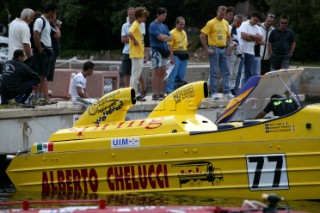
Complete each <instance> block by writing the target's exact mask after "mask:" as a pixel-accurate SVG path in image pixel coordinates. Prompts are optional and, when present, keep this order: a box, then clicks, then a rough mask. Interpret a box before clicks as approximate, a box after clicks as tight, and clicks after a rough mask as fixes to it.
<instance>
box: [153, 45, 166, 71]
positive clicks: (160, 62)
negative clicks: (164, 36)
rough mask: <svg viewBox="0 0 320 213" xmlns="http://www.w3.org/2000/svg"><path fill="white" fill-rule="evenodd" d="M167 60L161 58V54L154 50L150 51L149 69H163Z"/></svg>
mask: <svg viewBox="0 0 320 213" xmlns="http://www.w3.org/2000/svg"><path fill="white" fill-rule="evenodd" d="M167 61H168V59H166V58H163V57H162V56H161V54H160V53H159V52H158V51H157V50H155V49H152V50H151V63H150V69H154V68H157V67H164V66H166V64H167Z"/></svg>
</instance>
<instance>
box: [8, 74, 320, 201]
mask: <svg viewBox="0 0 320 213" xmlns="http://www.w3.org/2000/svg"><path fill="white" fill-rule="evenodd" d="M302 72H303V69H296V70H280V71H274V72H270V73H267V74H266V75H264V76H262V77H257V78H254V79H253V80H251V81H250V82H249V83H248V84H246V85H245V86H244V87H243V88H242V91H241V93H240V94H239V95H238V96H237V97H236V98H235V99H234V100H232V101H231V102H230V103H229V104H228V106H227V107H226V109H225V111H224V112H223V113H222V114H221V115H220V117H219V118H218V120H217V121H216V122H215V123H214V122H212V121H211V120H209V119H207V118H206V117H204V116H201V115H199V114H197V110H198V107H199V105H200V104H201V102H202V100H203V99H204V98H207V97H208V87H207V84H206V83H205V82H195V83H190V84H188V85H185V86H183V87H181V88H179V89H177V90H176V91H174V92H173V93H171V94H170V95H168V96H167V97H166V98H165V99H164V100H162V101H161V102H160V103H159V104H158V106H157V107H156V108H155V109H154V110H153V111H152V112H151V113H150V115H149V116H148V117H147V118H145V119H140V120H128V121H126V120H125V116H126V113H127V111H128V109H129V108H130V107H131V106H133V105H134V104H135V102H136V100H135V91H134V90H133V89H132V88H124V89H120V90H116V91H114V92H112V93H109V94H106V95H105V96H103V97H102V98H101V99H100V100H99V101H97V102H96V103H95V104H93V105H92V106H91V107H90V108H89V109H88V110H87V111H86V112H85V113H84V114H83V115H82V116H81V117H80V118H79V120H78V121H77V122H76V123H75V125H74V126H73V127H71V128H67V129H62V130H59V131H57V132H56V133H54V134H52V135H51V137H50V138H49V140H48V142H46V143H35V144H34V145H33V147H32V149H31V150H30V152H29V153H27V154H21V155H17V156H15V157H14V158H13V159H12V161H11V163H10V165H9V167H8V168H7V170H6V172H7V174H8V176H9V177H10V179H11V181H12V182H13V184H14V186H15V187H16V189H17V190H18V191H19V190H21V191H33V192H41V193H43V194H54V193H60V194H63V193H71V194H72V193H74V194H119V193H137V192H144V193H146V192H147V193H150V192H155V193H173V194H183V195H186V194H189V195H201V196H210V197H239V198H247V199H250V198H253V199H257V198H259V197H260V195H261V194H262V193H276V194H278V195H280V196H282V197H285V198H286V199H320V132H319V131H318V130H317V128H318V127H319V126H320V105H319V104H314V105H309V106H304V107H301V108H299V109H298V110H297V111H295V112H293V113H291V114H289V115H287V116H283V117H273V118H266V119H259V120H255V119H253V118H254V117H255V116H256V115H257V114H258V113H259V112H260V111H261V110H262V109H263V108H264V106H265V104H266V103H267V99H266V98H269V97H270V96H271V95H272V94H274V93H284V92H285V91H287V90H290V89H291V86H290V87H288V86H287V85H289V84H290V83H292V82H293V81H294V80H295V79H297V78H298V77H299V76H300V75H301V73H302Z"/></svg>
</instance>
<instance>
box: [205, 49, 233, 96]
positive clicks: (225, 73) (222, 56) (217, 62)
mask: <svg viewBox="0 0 320 213" xmlns="http://www.w3.org/2000/svg"><path fill="white" fill-rule="evenodd" d="M209 48H210V49H213V50H214V51H215V52H214V54H210V55H209V61H210V90H211V94H215V93H217V92H218V88H217V80H218V70H219V69H220V72H221V76H222V84H223V93H224V94H228V93H230V69H229V57H228V56H227V49H226V48H223V49H220V48H218V47H214V46H210V47H209Z"/></svg>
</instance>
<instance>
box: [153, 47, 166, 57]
mask: <svg viewBox="0 0 320 213" xmlns="http://www.w3.org/2000/svg"><path fill="white" fill-rule="evenodd" d="M154 48H155V49H156V50H157V51H158V52H159V53H160V55H161V56H162V58H168V57H169V55H170V51H169V50H168V49H165V50H163V49H161V48H159V47H154Z"/></svg>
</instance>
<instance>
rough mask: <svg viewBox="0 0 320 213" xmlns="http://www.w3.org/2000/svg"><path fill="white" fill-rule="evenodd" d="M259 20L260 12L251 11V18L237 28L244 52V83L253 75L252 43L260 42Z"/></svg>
mask: <svg viewBox="0 0 320 213" xmlns="http://www.w3.org/2000/svg"><path fill="white" fill-rule="evenodd" d="M260 20H261V13H260V12H258V11H255V12H253V14H252V15H251V18H250V19H249V20H248V21H246V22H243V23H242V24H241V27H240V29H239V31H240V33H241V41H242V52H243V53H244V83H245V82H247V80H248V79H249V78H250V77H251V76H253V75H254V70H253V62H254V45H255V43H256V42H258V43H259V44H260V42H261V44H262V33H261V29H260V27H259V26H258V25H257V24H258V23H259V22H260Z"/></svg>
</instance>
